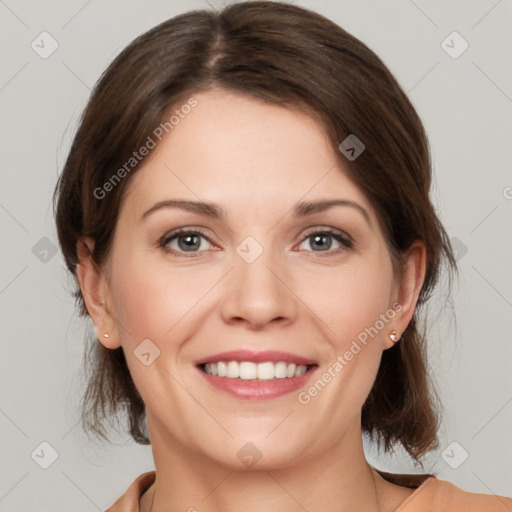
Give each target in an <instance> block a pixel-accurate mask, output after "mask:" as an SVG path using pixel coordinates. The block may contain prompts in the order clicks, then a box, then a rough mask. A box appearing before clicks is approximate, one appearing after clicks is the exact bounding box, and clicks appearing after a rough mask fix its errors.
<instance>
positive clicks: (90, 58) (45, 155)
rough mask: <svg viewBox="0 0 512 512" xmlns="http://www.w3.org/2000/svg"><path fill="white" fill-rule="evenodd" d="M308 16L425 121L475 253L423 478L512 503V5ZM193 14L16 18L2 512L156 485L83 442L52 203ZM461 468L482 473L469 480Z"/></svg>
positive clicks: (171, 10) (4, 96) (10, 25)
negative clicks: (159, 27) (72, 163)
mask: <svg viewBox="0 0 512 512" xmlns="http://www.w3.org/2000/svg"><path fill="white" fill-rule="evenodd" d="M294 3H295V4H297V5H302V6H305V7H309V8H312V9H315V10H317V11H318V12H320V13H322V14H324V15H326V16H327V17H329V18H330V19H332V20H334V21H335V22H337V23H338V24H340V25H341V26H342V27H344V28H345V29H347V30H348V31H349V32H351V33H353V34H354V35H355V36H357V37H358V38H360V39H361V40H362V41H363V42H365V43H366V44H367V45H368V46H369V47H370V48H372V49H373V50H374V51H376V53H377V54H378V55H379V56H380V57H381V58H382V59H383V60H384V62H385V63H386V64H387V65H388V66H389V68H390V69H391V71H392V72H393V73H394V74H395V76H396V77H397V79H398V80H399V82H400V83H401V84H402V85H403V87H404V89H405V90H406V91H407V92H408V93H409V96H410V98H411V100H412V102H413V103H414V105H415V106H416V108H417V109H418V111H419V114H420V116H421V117H422V119H423V121H424V124H425V127H426V129H427V132H428V135H429V137H430V142H431V146H432V156H433V162H434V169H435V173H436V183H435V188H434V200H435V203H436V205H437V207H438V210H439V214H440V216H441V219H442V220H443V222H444V223H445V226H446V228H447V230H448V232H449V234H450V237H456V238H457V239H458V240H459V241H458V242H456V243H457V246H458V247H459V248H460V251H459V258H460V259H459V264H460V270H461V280H460V286H459V288H456V289H455V290H454V299H455V315H456V318H457V326H458V328H457V330H456V331H455V329H454V326H453V324H451V323H450V318H449V316H447V315H441V316H439V317H438V318H437V319H435V322H434V325H433V328H432V337H431V342H430V349H429V350H430V353H431V364H432V367H433V371H434V374H435V376H436V379H437V381H438V384H439V387H440V390H441V396H442V398H443V401H444V405H445V409H446V415H445V418H444V421H443V425H442V429H441V439H442V449H441V450H439V452H437V453H434V454H432V455H431V456H430V457H429V459H428V464H427V465H426V467H425V470H427V471H430V470H435V471H438V472H439V473H438V476H439V477H440V478H443V479H446V480H449V481H451V482H453V483H454V484H456V485H458V486H460V487H462V488H464V489H465V490H469V491H473V492H482V493H492V492H494V493H497V494H503V495H509V496H512V469H511V461H512V435H511V432H512V428H511V427H512V377H511V372H510V369H511V363H512V343H511V339H510V331H511V328H512V315H511V308H512V272H511V267H510V261H512V258H511V257H512V243H511V229H510V214H511V209H512V200H511V199H512V188H511V187H512V175H511V173H510V164H511V154H510V146H511V140H510V135H511V124H512V115H511V114H512V99H511V97H512V73H511V67H510V62H511V49H512V40H511V39H512V35H511V34H512V30H511V21H512V3H511V1H510V0H499V1H496V0H481V1H471V2H469V1H462V0H459V1H455V0H451V1H444V0H443V1H441V0H435V1H428V2H427V1H425V0H414V1H413V0H393V1H386V2H380V1H377V0H375V1H361V0H359V1H358V0H350V1H348V0H347V1H338V2H336V1H334V0H330V1H328V0H319V1H316V2H315V1H313V0H309V1H306V0H296V1H295V2H294ZM210 4H212V5H213V6H217V7H220V6H221V5H222V4H221V0H215V1H214V0H210ZM194 8H209V6H208V4H207V2H206V1H204V0H197V1H196V0H193V1H163V0H160V1H152V2H147V1H144V2H143V1H137V0H111V1H108V2H106V1H100V0H89V1H86V0H73V1H67V2H56V1H54V2H48V1H39V0H0V19H1V23H2V30H1V31H0V52H1V56H2V66H1V71H0V73H1V75H0V108H1V112H0V115H1V117H0V119H1V125H0V129H1V133H0V140H1V148H0V150H1V159H0V165H1V172H2V179H1V188H0V224H1V230H2V231H1V234H2V251H1V267H0V272H1V274H0V314H1V322H2V323H1V326H2V331H1V332H2V334H1V335H2V341H1V348H2V351H1V353H2V355H1V357H0V393H1V394H0V434H1V437H0V450H1V456H0V460H1V463H0V464H1V466H0V511H13V512H14V511H29V510H30V511H50V510H51V511H53V512H59V511H64V510H74V511H95V510H104V509H105V508H107V507H108V506H109V505H110V504H111V503H112V502H113V501H114V500H115V499H116V498H117V497H118V496H119V495H120V494H122V493H123V492H124V490H125V489H126V487H127V486H128V485H129V484H130V483H131V482H132V480H133V479H134V478H135V477H136V476H137V475H139V474H140V473H142V472H143V471H146V470H149V469H152V468H153V465H152V456H151V451H150V448H149V447H142V446H137V445H135V444H134V443H132V442H130V441H128V438H127V437H122V438H119V439H118V441H117V442H116V444H115V445H112V446H105V447H102V446H98V445H95V444H93V443H90V442H87V441H86V439H85V436H84V435H83V434H82V432H81V430H80V427H79V426H77V422H78V415H77V411H76V408H75V407H76V397H77V396H78V395H79V394H80V390H81V385H82V383H81V382H80V380H79V378H78V376H77V372H78V370H79V367H80V364H81V358H82V353H83V348H82V347H83V343H82V340H83V336H84V331H85V325H84V324H83V323H82V322H81V321H80V320H77V319H75V318H73V312H74V309H73V300H72V298H71V296H70V293H69V291H70V289H71V288H70V284H71V281H70V279H69V278H68V276H67V274H66V271H65V267H64V264H63V260H62V258H61V256H60V253H57V254H53V253H52V251H51V249H52V248H53V247H54V246H55V245H56V243H57V239H56V233H55V228H54V224H53V216H52V211H51V206H50V204H51V203H50V198H51V194H52V191H53V187H54V185H55V182H56V179H57V176H58V174H59V173H60V171H61V170H62V166H63V163H64V160H65V157H66V153H67V150H68V148H69V144H70V141H71V138H72V135H73V133H74V130H75V127H76V122H77V119H78V116H79V114H80V112H81V110H82V108H83V107H84V105H85V102H86V100H87V98H88V95H89V93H90V89H91V87H92V86H93V84H94V83H95V81H96V80H97V79H98V78H99V76H100V74H101V72H102V71H103V70H104V68H105V67H106V66H107V65H108V63H109V62H110V61H111V60H112V59H113V58H114V57H115V56H116V55H117V54H118V53H119V51H120V50H121V49H122V48H123V47H125V46H126V45H127V44H128V43H129V42H130V41H131V40H132V39H133V38H134V37H135V36H137V35H139V34H140V33H142V32H144V31H146V30H147V29H149V28H150V27H152V26H154V25H156V24H157V23H159V22H161V21H163V20H165V19H167V18H169V17H171V16H173V15H175V14H178V13H181V12H184V11H186V10H190V9H194ZM43 31H47V32H48V33H50V34H51V36H52V37H53V38H54V39H55V40H56V41H57V43H58V48H57V50H56V51H55V52H54V53H53V54H52V55H51V56H49V57H48V58H47V59H43V58H41V57H40V56H39V55H38V53H36V52H35V51H34V50H33V49H32V48H31V43H32V41H34V40H35V42H36V43H38V41H39V43H38V44H39V46H40V47H42V46H43V43H41V37H39V35H40V34H41V32H43ZM453 31H457V32H458V33H459V34H460V35H461V36H462V38H464V40H466V41H467V42H468V44H469V47H468V49H467V50H466V51H465V52H464V53H462V54H461V55H460V56H459V57H458V58H452V57H451V56H450V55H448V53H447V52H446V51H445V49H443V47H442V45H441V44H442V41H443V40H445V39H446V38H447V36H448V35H449V34H451V33H452V32H453ZM45 37H46V36H45ZM45 41H46V42H45V43H44V45H45V48H46V49H48V48H50V46H49V44H50V41H49V40H48V39H46V40H45ZM461 44H462V41H461V40H457V36H455V39H454V38H453V36H452V37H451V38H449V39H448V40H447V42H446V43H445V48H446V45H449V46H452V47H453V48H452V49H451V50H450V51H451V52H452V53H453V52H457V51H458V50H460V48H462V46H461ZM41 51H42V48H41ZM44 237H47V238H48V239H49V240H43V241H41V239H44ZM466 250H467V252H466V253H464V251H466ZM45 251H47V252H45ZM48 251H49V252H48ZM440 305H441V302H440V301H437V306H440ZM434 306H436V301H435V302H434ZM438 309H441V310H443V308H442V307H439V308H438ZM43 441H46V442H48V443H50V445H51V446H52V447H53V448H54V449H55V450H56V452H57V453H58V458H57V459H56V460H55V462H54V463H53V464H52V465H51V466H50V467H49V468H48V469H42V468H41V467H40V466H39V465H38V464H37V463H36V462H35V461H34V460H33V458H32V457H31V453H32V452H33V451H34V449H36V448H38V446H39V445H40V443H41V442H43ZM452 442H456V443H458V444H455V445H451V443H452ZM450 445H451V446H450ZM445 449H447V451H446V452H444V456H443V450H445ZM45 450H46V451H45ZM463 450H464V451H466V452H467V453H468V454H469V456H468V458H467V460H465V461H464V462H463V463H462V464H460V462H461V461H462V459H463V457H464V453H465V452H464V451H463ZM35 453H36V454H37V453H39V454H41V453H44V454H45V455H44V457H43V456H41V457H39V459H38V458H37V456H36V455H34V459H36V460H38V461H39V462H40V463H41V462H44V461H43V459H44V458H45V457H46V458H47V457H48V456H49V455H48V454H49V453H50V452H49V451H48V449H45V448H43V452H41V448H39V449H38V450H36V452H35ZM368 458H369V459H370V461H371V462H372V463H374V464H376V465H377V466H378V467H379V468H381V469H388V470H390V471H396V472H400V471H401V472H422V470H421V468H414V467H413V465H412V463H411V462H410V461H408V460H407V458H406V457H404V456H403V454H400V453H399V454H398V456H396V457H384V456H382V455H380V456H378V455H377V453H376V452H375V450H374V448H373V447H371V446H368ZM47 460H49V459H47ZM458 464H460V466H459V467H458V468H457V469H454V468H453V467H452V466H457V465H458Z"/></svg>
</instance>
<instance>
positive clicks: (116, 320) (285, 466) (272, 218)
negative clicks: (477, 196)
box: [78, 90, 425, 512]
mask: <svg viewBox="0 0 512 512" xmlns="http://www.w3.org/2000/svg"><path fill="white" fill-rule="evenodd" d="M194 97H195V98H196V99H197V101H198V105H197V107H195V109H194V110H193V111H192V112H191V113H190V114H189V115H188V116H187V117H186V118H184V119H183V120H181V122H180V124H179V125H177V126H176V127H175V128H174V130H173V131H172V132H170V134H169V135H168V136H167V137H166V138H165V139H164V140H163V142H162V143H161V144H160V145H159V146H158V147H157V148H156V149H154V150H153V153H152V154H151V158H150V159H149V160H147V161H145V162H144V166H143V167H142V168H141V169H140V170H138V171H137V174H136V175H135V176H133V178H132V181H131V183H130V184H129V187H128V190H127V193H126V194H125V197H124V199H123V204H122V207H121V211H120V216H119V221H118V225H117V228H116V232H115V238H114V243H113V247H112V252H111V254H110V258H109V261H108V265H107V266H106V267H105V268H104V269H100V270H99V269H97V268H96V267H95V266H94V265H93V263H92V261H91V258H90V256H89V251H88V248H89V249H90V248H91V247H92V244H93V241H92V240H89V239H84V240H83V242H84V243H79V255H80V265H79V267H78V277H79V281H80V284H81V288H82V291H83V293H84V297H85V300H86V303H87V307H88V310H89V312H90V314H91V317H92V319H93V321H94V323H95V324H96V327H97V330H98V335H99V339H100V341H101V343H103V344H104V345H105V346H106V347H108V348H112V349H113V348H117V347H119V346H122V347H123V350H124V352H125V355H126V358H127V362H128V365H129V368H130V372H131V374H132V377H133V379H134V382H135V384H136V386H137V389H138V390H139V392H140V394H141V396H142V398H143V400H144V402H145V404H146V411H147V418H148V427H149V432H150V437H151V442H152V449H153V455H154V459H155V467H156V471H157V480H156V483H155V485H154V486H153V487H152V488H151V489H150V490H149V491H148V492H146V494H145V495H144V497H143V498H142V501H141V510H143V511H147V510H149V508H150V505H151V501H153V507H152V510H153V512H156V511H163V510H189V509H191V507H195V508H197V510H200V511H201V512H208V511H218V510H223V511H225V512H230V511H234V510H240V509H243V510H245V511H247V512H251V511H256V510H258V511H261V510H267V511H268V512H271V511H277V510H279V511H281V512H282V511H296V510H297V511H298V510H303V508H302V507H304V508H305V509H307V510H317V511H327V510H330V511H331V510H336V511H345V510H346V511H348V510H350V511H351V512H354V511H359V510H361V511H363V510H364V511H370V510H372V511H373V510H375V511H377V510H380V511H388V510H390V511H391V510H393V509H394V508H395V507H397V506H398V505H399V504H400V503H401V502H403V501H404V500H405V498H406V497H407V496H408V495H409V494H410V493H411V492H412V490H411V489H407V488H404V487H399V486H396V485H393V484H390V483H388V482H386V481H385V480H383V479H382V478H381V477H380V476H378V475H377V474H376V473H375V472H374V471H372V469H371V468H370V466H369V465H368V463H367V461H366V459H365V456H364V451H363V444H362V438H361V419H360V415H361V408H362V405H363V403H364V401H365V399H366V397H367V395H368V393H369V391H370V389H371V387H372V384H373V382H374V379H375V375H376V372H377V370H378V367H379V362H380V358H381V356H382V352H383V350H386V349H388V348H390V347H391V346H393V342H392V341H391V340H390V339H389V336H388V334H389V332H390V331H391V330H393V329H396V330H397V331H398V332H399V333H402V332H403V331H404V330H405V328H406V327H407V325H408V323H409V321H410V320H411V318H412V315H413V312H414V307H415V304H416V301H417V298H418V293H419V290H420V288H421V284H422V282H423V279H424V272H425V248H424V246H423V245H422V244H421V243H419V242H418V243H416V244H414V245H413V247H412V248H411V249H410V251H409V252H408V253H407V254H406V255H405V259H406V268H405V272H404V274H403V276H402V278H401V279H400V280H399V279H397V278H396V276H394V274H393V270H392V265H391V259H390V255H389V251H388V248H387V246H386V242H385V240H384V237H383V234H382V232H381V230H380V228H379V225H378V222H377V218H376V216H375V212H374V210H373V209H372V205H371V204H370V203H369V201H368V199H367V198H366V197H365V196H364V195H363V193H362V192H361V191H360V190H359V188H358V187H357V186H356V185H355V184H354V183H353V182H352V181H351V180H350V179H349V178H348V177H347V176H346V175H345V173H344V169H343V161H340V160H339V155H337V154H336V151H335V149H333V148H332V147H331V146H330V144H329V142H328V141H327V138H326V135H325V133H324V131H323V130H322V127H321V126H320V125H319V124H318V123H317V122H316V121H314V120H312V119H311V118H309V117H307V116H306V115H304V114H302V113H299V112H297V111H294V110H291V109H286V108H283V107H280V106H275V105H270V104H267V103H264V102H261V101H259V100H257V99H255V98H251V97H248V96H243V95H239V94H234V93H230V92H226V91H221V90H215V91H210V92H207V93H205V92H203V93H199V94H196V95H194ZM168 199H186V200H191V201H207V202H214V203H216V204H218V205H219V206H220V207H222V208H223V210H224V211H225V213H226V217H225V219H224V220H223V221H221V220H218V219H213V218H210V217H207V216H204V215H201V214H198V213H193V212H186V211H182V210H178V209H170V208H164V209H160V210H158V211H155V212H153V213H152V214H150V215H148V216H147V217H145V218H144V219H143V220H141V217H142V215H143V214H144V212H146V211H147V210H149V209H150V208H151V207H152V206H153V205H155V204H156V203H157V202H159V201H163V200H168ZM319 199H346V200H349V201H353V202H355V203H357V204H359V205H360V206H361V207H363V208H364V209H365V210H366V211H367V212H368V215H369V222H368V221H367V220H365V217H364V216H363V215H362V214H361V213H360V211H358V209H356V208H354V207H350V206H341V207H340V206H336V207H334V208H332V209H330V210H327V211H324V212H320V213H315V214H313V215H311V216H308V217H304V218H294V217H293V216H292V208H293V206H294V205H295V204H296V203H297V202H299V201H314V200H319ZM105 200H108V198H106V199H105ZM329 227H330V228H333V229H335V230H339V231H343V232H344V233H346V234H348V235H350V237H352V239H353V240H354V243H353V247H351V248H346V247H344V245H342V244H341V243H340V242H338V241H336V239H334V238H330V237H328V238H327V240H326V243H327V244H328V243H329V242H330V243H331V246H330V248H328V250H323V251H322V250H321V247H322V246H321V247H320V248H319V247H318V245H315V239H314V237H311V236H309V237H308V235H311V233H313V232H318V231H320V232H323V231H322V230H325V229H326V228H329ZM177 228H187V229H190V230H194V229H201V230H202V231H204V233H205V235H206V237H207V238H202V237H201V238H199V239H197V240H196V241H197V243H199V241H201V245H200V246H199V248H198V249H196V250H195V252H192V253H191V252H186V247H185V249H183V246H184V245H185V244H183V243H182V244H181V246H180V245H179V243H178V242H179V239H176V238H175V239H174V241H171V242H169V244H168V246H170V247H171V248H173V249H175V250H176V251H180V250H181V252H180V253H178V254H174V255H173V254H169V253H166V252H165V251H164V250H163V249H162V247H161V246H160V245H159V241H160V239H161V238H162V237H163V236H164V235H166V234H168V233H169V232H171V231H172V230H174V229H177ZM247 236H252V237H253V238H254V239H255V240H256V241H257V242H258V243H259V245H260V246H261V247H262V248H263V252H262V253H261V255H260V256H259V257H258V258H257V259H256V260H255V261H253V262H252V263H247V262H246V261H244V259H242V258H241V257H240V256H239V254H237V252H236V248H237V246H238V245H239V244H240V243H241V242H242V241H243V240H244V239H245V238H246V237H247ZM182 240H183V238H182ZM324 245H325V244H324ZM339 248H341V251H338V249H339ZM189 254H194V255H196V256H195V257H194V256H192V257H190V256H188V255H189ZM397 301H398V302H399V303H400V304H401V306H402V307H401V310H400V312H396V314H395V315H394V318H392V319H391V320H390V321H389V322H387V323H386V325H385V327H384V329H382V330H381V331H380V332H379V334H378V335H377V336H375V337H373V338H369V342H368V344H367V345H366V346H364V348H363V349H362V350H361V351H360V352H358V353H357V354H356V355H355V356H354V358H353V359H352V360H351V361H350V362H349V363H348V364H347V365H346V366H345V367H344V368H343V370H342V371H341V372H339V373H338V374H337V376H336V377H335V378H333V379H332V380H331V382H329V383H328V385H326V386H325V388H324V389H323V390H322V391H321V392H320V393H318V395H317V396H315V397H314V398H312V399H311V401H310V402H309V403H308V404H306V405H304V404H301V403H300V402H299V401H298V399H297V394H298V393H297V392H292V393H289V394H286V395H284V396H281V397H279V398H275V399H272V400H260V401H256V400H250V401H249V400H240V399H236V398H234V397H231V396H229V395H227V394H225V393H223V392H220V391H218V390H216V389H215V388H213V387H212V386H211V385H210V384H209V383H208V382H207V381H206V380H205V378H204V377H203V375H202V374H201V373H200V372H199V370H198V369H197V368H196V367H195V365H194V363H193V361H194V360H197V359H199V358H201V357H204V356H207V355H211V354H214V353H217V352H220V351H225V350H235V349H240V348H246V349H250V350H254V351H258V350H282V351H287V352H291V353H294V354H298V355H301V356H304V357H307V358H311V359H314V360H315V361H317V363H318V365H319V368H318V369H317V370H316V372H317V375H321V374H322V373H323V372H324V371H326V370H327V369H328V368H329V367H332V365H333V363H334V362H335V361H336V358H337V357H338V356H339V355H343V354H344V353H345V352H346V351H347V350H348V349H349V348H350V345H351V343H352V341H353V340H354V339H356V337H357V335H358V334H359V333H360V332H361V331H363V330H364V329H365V328H368V327H370V326H373V325H374V324H375V322H376V321H377V320H378V319H379V316H380V315H381V314H383V313H385V312H386V311H388V310H390V309H391V308H392V305H393V304H394V303H395V302H397ZM105 332H108V333H109V338H108V339H106V338H103V333H105ZM145 339H150V340H151V341H152V343H154V344H155V345H156V346H157V347H158V348H159V350H160V356H159V357H158V358H156V359H155V360H154V362H153V363H152V364H151V365H149V366H145V365H144V364H142V363H141V362H140V361H139V359H137V357H135V355H134V350H135V349H136V348H137V346H138V345H139V344H140V343H141V341H142V340H145ZM315 380H316V378H313V379H311V380H310V381H309V382H308V384H307V385H306V387H309V385H311V384H312V383H313V382H314V381H315ZM248 442H251V443H253V444H254V445H255V446H256V447H257V449H258V450H259V452H261V455H262V456H261V459H260V460H259V461H258V463H257V464H256V465H254V466H252V467H247V466H246V465H245V464H244V463H243V462H242V461H241V460H240V459H239V458H238V457H237V452H238V451H239V450H240V449H241V448H242V447H243V446H244V445H245V444H246V443H248ZM299 504H300V505H299Z"/></svg>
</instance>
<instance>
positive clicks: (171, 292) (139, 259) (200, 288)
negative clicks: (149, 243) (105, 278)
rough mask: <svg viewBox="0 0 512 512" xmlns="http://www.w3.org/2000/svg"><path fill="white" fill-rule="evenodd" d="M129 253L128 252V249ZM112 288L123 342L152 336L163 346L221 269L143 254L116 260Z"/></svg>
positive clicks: (183, 325)
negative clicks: (184, 264) (179, 264)
mask: <svg viewBox="0 0 512 512" xmlns="http://www.w3.org/2000/svg"><path fill="white" fill-rule="evenodd" d="M126 254H127V253H126ZM113 261H115V264H114V265H113V269H112V285H113V286H112V288H113V296H114V304H115V314H116V317H117V318H116V319H117V320H118V321H119V323H120V324H121V325H122V327H123V328H124V329H121V330H120V335H121V341H122V343H123V345H130V346H132V345H137V344H138V343H140V342H141V341H142V340H143V339H146V338H149V339H151V340H152V341H153V342H154V343H155V344H156V345H157V346H159V347H160V348H162V347H163V346H164V344H165V342H166V340H167V342H168V341H169V340H170V339H172V338H173V336H174V337H176V336H177V333H179V332H181V333H183V329H186V326H187V325H190V323H191V322H193V319H194V311H197V310H199V309H201V308H200V307H198V306H199V302H200V299H201V298H202V297H203V296H205V295H206V294H207V293H208V291H209V290H210V289H211V288H212V287H213V285H214V284H215V282H216V281H217V280H218V272H217V273H215V272H214V270H213V269H210V270H208V269H206V270H205V269H203V270H201V274H200V275H198V272H197V270H196V269H194V268H193V267H188V268H186V267H181V268H173V267H172V265H170V264H169V263H168V262H166V261H165V259H164V258H162V259H161V260H160V259H159V260H158V261H156V262H155V261H154V260H153V261H151V263H148V258H147V257H145V256H144V255H137V254H134V255H133V256H131V257H130V256H129V255H126V256H125V257H124V258H122V259H118V260H113Z"/></svg>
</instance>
